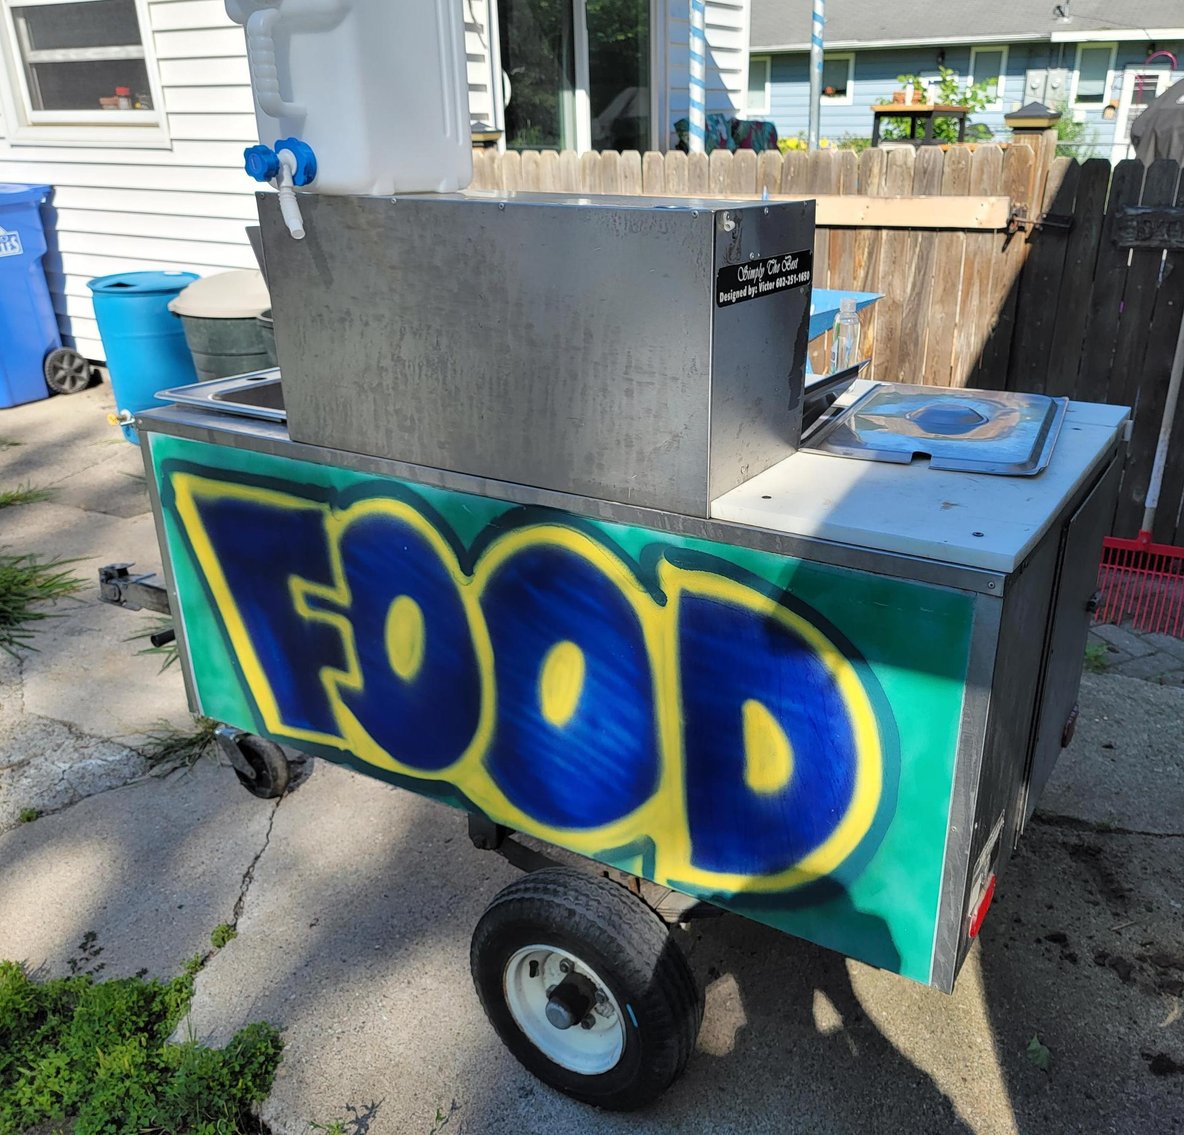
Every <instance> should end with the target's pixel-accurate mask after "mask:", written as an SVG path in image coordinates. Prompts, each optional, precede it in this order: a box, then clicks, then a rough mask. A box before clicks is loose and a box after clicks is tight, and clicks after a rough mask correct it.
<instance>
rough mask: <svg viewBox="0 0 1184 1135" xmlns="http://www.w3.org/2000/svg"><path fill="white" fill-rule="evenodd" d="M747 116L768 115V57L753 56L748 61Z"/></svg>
mask: <svg viewBox="0 0 1184 1135" xmlns="http://www.w3.org/2000/svg"><path fill="white" fill-rule="evenodd" d="M747 110H748V113H749V114H768V113H769V57H768V56H767V55H754V56H753V57H752V58H751V59H749V61H748V103H747Z"/></svg>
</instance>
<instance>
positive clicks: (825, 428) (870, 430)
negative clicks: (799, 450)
mask: <svg viewBox="0 0 1184 1135" xmlns="http://www.w3.org/2000/svg"><path fill="white" fill-rule="evenodd" d="M844 402H846V404H844ZM1068 404H1069V400H1068V399H1067V398H1049V397H1048V396H1046V395H1043V394H1015V393H1012V392H1011V391H1005V390H945V389H939V388H935V387H932V386H910V385H908V384H905V383H876V384H875V385H874V386H872V388H871V389H870V390H867V391H866V392H865V393H863V394H861V395H856V396H855V400H854V401H853V402H852V401H847V400H843V401H842V402H840V403H836V405H835V407H834V409H833V410H832V412H831V415H830V416H829V418H828V419H826V420H824V421H823V422H822V423H821V424H820V425H819V427H818V428H817V430H816V431H815V433H814V434H813V435H812V436H811V438H810V439H809V444H808V446H807V448H809V449H814V450H817V451H819V452H821V453H830V454H834V455H835V456H837V457H855V458H858V459H860V460H863V461H890V462H894V463H897V464H901V465H904V464H908V463H909V462H910V461H912V460H913V459H914V458H915V457H918V456H927V457H928V458H929V467H930V468H931V469H948V470H953V471H955V472H962V473H994V474H999V475H1003V476H1012V477H1031V476H1034V475H1035V474H1037V473H1039V472H1040V471H1041V470H1042V469H1044V468H1045V466H1047V465H1048V462H1049V460H1050V459H1051V457H1052V451H1053V447H1054V446H1055V445H1056V441H1057V436H1058V435H1059V433H1060V431H1061V422H1062V420H1063V419H1064V416H1065V409H1066V407H1067V406H1068Z"/></svg>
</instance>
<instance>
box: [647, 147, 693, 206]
mask: <svg viewBox="0 0 1184 1135" xmlns="http://www.w3.org/2000/svg"><path fill="white" fill-rule="evenodd" d="M682 156H683V155H682V154H679V157H682ZM641 187H642V188H641V191H642V192H643V193H645V194H647V195H648V196H650V197H662V196H664V195H665V193H666V163H665V161H664V160H663V155H662V154H659V153H657V152H655V151H654V150H647V151H646V152H645V154H644V156H643V157H642V159H641Z"/></svg>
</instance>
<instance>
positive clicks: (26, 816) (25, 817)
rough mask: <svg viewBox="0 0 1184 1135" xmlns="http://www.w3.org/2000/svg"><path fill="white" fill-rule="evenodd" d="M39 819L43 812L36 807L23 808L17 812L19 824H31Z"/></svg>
mask: <svg viewBox="0 0 1184 1135" xmlns="http://www.w3.org/2000/svg"><path fill="white" fill-rule="evenodd" d="M39 819H41V813H40V812H39V811H38V810H37V809H36V808H22V809H21V810H20V811H19V812H17V814H16V822H17V823H18V824H31V823H32V822H33V821H34V820H39Z"/></svg>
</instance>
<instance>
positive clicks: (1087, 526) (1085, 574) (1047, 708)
mask: <svg viewBox="0 0 1184 1135" xmlns="http://www.w3.org/2000/svg"><path fill="white" fill-rule="evenodd" d="M1121 477H1122V465H1121V463H1120V462H1118V461H1115V462H1113V463H1112V464H1111V466H1110V468H1109V469H1108V470H1107V472H1106V473H1105V475H1104V476H1103V477H1102V479H1101V480H1100V481H1098V483H1097V485H1095V486H1094V489H1093V492H1091V493H1090V494H1089V496H1088V497H1086V498H1085V500H1084V502H1082V505H1081V507H1080V508H1079V509H1077V511H1076V512H1075V513H1074V514H1073V516H1072V518H1071V519H1070V520H1069V523H1068V525H1066V527H1065V530H1064V539H1063V540H1062V542H1061V553H1060V566H1059V569H1058V571H1057V590H1056V595H1055V597H1054V598H1053V611H1052V626H1051V628H1050V630H1049V636H1048V649H1047V651H1046V652H1045V656H1044V675H1043V680H1042V684H1041V691H1040V713H1039V719H1038V722H1037V727H1036V739H1035V742H1034V743H1033V746H1032V756H1031V758H1030V763H1029V768H1028V770H1027V773H1026V776H1025V800H1024V806H1023V815H1022V823H1023V824H1026V823H1027V822H1028V820H1030V819H1031V818H1032V813H1033V812H1034V811H1035V810H1036V804H1037V802H1038V801H1039V799H1040V793H1041V792H1042V791H1043V790H1044V786H1045V784H1047V783H1048V778H1049V777H1050V776H1051V775H1052V770H1053V766H1054V765H1055V764H1056V762H1057V757H1059V756H1060V755H1061V749H1062V747H1063V738H1064V732H1065V726H1066V724H1067V723H1068V720H1069V716H1070V714H1071V713H1072V712H1073V706H1074V705H1075V704H1076V702H1077V693H1078V689H1079V687H1080V685H1081V671H1082V669H1083V666H1084V662H1085V644H1086V642H1087V641H1088V639H1089V623H1090V608H1089V606H1088V604H1089V601H1090V599H1091V598H1092V596H1093V594H1094V592H1095V591H1096V590H1097V586H1098V567H1097V564H1098V557H1099V555H1100V553H1101V548H1102V538H1103V537H1104V536H1105V535H1106V534H1107V533H1108V532H1109V531H1110V522H1111V520H1112V518H1113V516H1114V504H1115V501H1116V500H1117V498H1118V484H1119V481H1120V480H1121Z"/></svg>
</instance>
